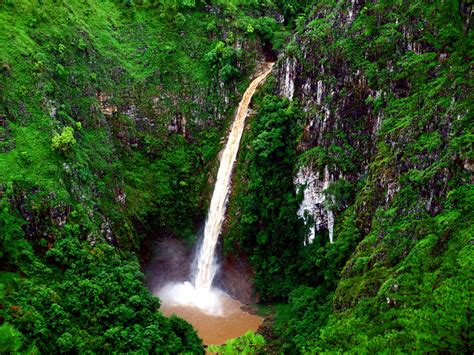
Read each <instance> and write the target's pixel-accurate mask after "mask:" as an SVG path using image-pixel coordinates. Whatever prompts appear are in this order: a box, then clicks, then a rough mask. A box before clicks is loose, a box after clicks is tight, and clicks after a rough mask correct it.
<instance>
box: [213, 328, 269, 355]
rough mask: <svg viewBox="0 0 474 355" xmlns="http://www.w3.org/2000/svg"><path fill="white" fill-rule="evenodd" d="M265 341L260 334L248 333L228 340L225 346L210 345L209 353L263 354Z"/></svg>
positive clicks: (228, 354) (230, 354)
mask: <svg viewBox="0 0 474 355" xmlns="http://www.w3.org/2000/svg"><path fill="white" fill-rule="evenodd" d="M264 345H265V339H264V338H263V336H261V335H260V334H255V333H252V332H251V331H248V332H247V333H245V334H244V335H242V336H241V337H238V338H235V339H230V340H229V341H227V342H226V343H225V345H211V346H209V351H211V352H212V353H215V354H225V355H234V354H263V353H264V352H263V347H264Z"/></svg>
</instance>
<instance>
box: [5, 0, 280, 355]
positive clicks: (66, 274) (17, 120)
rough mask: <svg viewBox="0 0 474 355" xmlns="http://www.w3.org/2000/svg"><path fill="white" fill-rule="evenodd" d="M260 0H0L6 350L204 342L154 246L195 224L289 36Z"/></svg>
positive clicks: (185, 347)
mask: <svg viewBox="0 0 474 355" xmlns="http://www.w3.org/2000/svg"><path fill="white" fill-rule="evenodd" d="M260 5H261V3H260V2H257V1H233V2H223V3H221V2H219V1H215V2H212V3H211V2H204V1H189V0H187V1H112V0H106V1H101V2H97V1H79V0H72V1H67V2H60V3H58V2H56V1H49V0H47V1H29V0H18V1H17V0H15V1H3V2H2V3H1V4H0V26H1V27H2V29H3V31H2V32H1V33H0V43H1V46H0V64H1V65H0V67H1V71H0V78H1V79H0V90H1V92H2V95H1V98H0V152H1V153H0V243H1V246H0V266H1V272H0V281H1V282H0V284H1V288H0V291H1V292H0V295H1V301H0V305H1V306H0V320H1V321H0V323H2V325H1V327H2V328H1V332H2V334H4V335H5V336H2V341H3V342H2V344H1V348H0V352H2V353H3V352H13V351H23V352H31V353H34V352H42V353H57V352H73V353H74V352H78V353H88V352H110V351H114V352H134V351H136V352H147V353H186V352H188V353H189V352H192V353H200V352H202V351H203V348H202V344H201V341H200V340H199V339H198V338H197V336H196V334H195V332H194V330H193V329H192V328H191V327H190V326H189V325H188V324H187V323H185V322H184V321H182V320H180V319H178V318H170V319H167V318H165V317H163V316H162V314H161V313H160V312H159V300H158V299H157V298H156V297H154V296H152V295H150V293H149V292H148V291H147V290H146V288H145V286H144V277H143V275H142V274H141V272H140V269H141V267H140V264H139V261H141V260H140V256H141V255H139V251H140V247H141V246H142V242H143V241H144V240H146V239H147V237H148V238H149V237H150V236H152V235H157V234H159V235H161V234H174V235H176V236H179V237H182V238H186V239H189V240H190V241H194V239H195V230H196V226H197V225H198V224H199V223H201V221H202V220H203V217H204V213H205V210H206V205H207V201H208V195H209V187H208V178H209V175H211V174H212V171H213V168H214V162H215V157H216V155H217V152H218V151H219V149H220V138H221V136H222V134H223V132H225V129H226V126H227V124H228V120H229V119H230V118H231V115H232V114H233V112H234V109H235V104H236V101H237V99H238V97H239V96H240V93H241V92H242V90H243V88H245V85H246V83H247V81H248V79H249V76H250V75H251V74H252V73H253V71H254V66H255V63H256V61H257V56H261V55H262V51H263V47H265V48H266V50H267V51H271V50H272V48H273V47H275V46H277V45H278V43H279V45H280V46H281V45H282V38H284V37H285V33H286V30H285V28H284V27H283V25H282V24H278V23H277V22H276V21H275V20H274V19H273V18H272V17H265V16H260V15H261V14H262V13H263V12H264V11H267V10H268V11H269V10H270V9H273V10H272V11H278V6H279V5H278V4H275V3H273V2H268V1H266V2H265V6H264V7H263V8H261V7H260ZM209 7H211V8H212V9H213V11H211V13H209V11H208V10H209ZM251 29H253V30H251ZM278 41H280V42H278ZM239 46H244V48H245V51H242V50H240V49H239Z"/></svg>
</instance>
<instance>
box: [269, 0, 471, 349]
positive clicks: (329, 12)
mask: <svg viewBox="0 0 474 355" xmlns="http://www.w3.org/2000/svg"><path fill="white" fill-rule="evenodd" d="M471 15H472V5H469V3H468V2H467V3H466V2H463V1H460V2H458V1H444V2H436V3H428V2H423V1H416V2H366V1H360V0H352V1H337V2H336V1H320V2H318V3H317V4H316V5H315V6H314V8H313V10H312V12H311V13H310V15H309V17H308V18H307V19H305V20H304V22H301V23H299V24H298V25H297V27H298V30H297V33H296V34H295V35H294V37H293V39H292V40H291V41H290V43H289V45H288V47H287V49H286V52H285V53H284V54H282V55H281V56H280V58H279V61H278V64H277V66H276V74H277V86H276V89H275V93H277V94H279V95H280V96H282V97H286V98H288V99H290V100H293V101H295V102H298V103H299V104H300V105H301V108H302V110H303V111H304V116H305V125H304V129H303V132H302V134H301V136H300V139H299V145H298V152H299V154H300V155H299V162H298V165H297V171H296V172H295V178H294V183H295V185H296V189H297V190H303V191H304V192H303V197H302V198H303V200H302V202H301V204H300V210H299V212H298V214H299V215H300V216H301V217H303V218H304V219H305V221H306V224H307V225H310V226H311V228H310V230H309V232H307V234H306V237H305V243H307V244H308V243H311V242H314V241H316V240H317V241H318V243H317V244H318V246H317V248H319V249H320V250H319V252H317V253H319V254H316V253H315V254H314V255H325V254H326V255H332V256H331V258H332V262H331V261H329V260H328V261H327V262H328V265H326V264H325V263H324V262H321V260H322V259H320V260H319V261H318V260H317V257H316V261H315V262H314V263H313V264H312V265H313V266H312V267H313V268H314V269H315V270H317V271H315V274H316V275H318V274H319V275H321V274H325V275H326V276H325V278H326V281H322V282H321V281H317V278H314V279H312V280H311V279H308V280H307V281H306V282H305V284H308V285H311V284H312V285H313V287H314V286H316V287H319V286H317V285H320V286H321V285H324V284H326V285H329V284H331V283H333V284H334V285H335V286H332V287H336V290H335V294H334V297H330V298H329V302H331V303H332V309H333V311H332V312H333V316H331V317H330V318H329V323H328V324H326V326H325V327H323V328H322V329H315V328H314V326H313V327H312V329H313V330H312V331H309V333H310V334H311V335H308V336H307V337H306V338H305V336H302V335H301V333H299V335H298V336H297V335H296V334H295V333H294V332H295V331H296V330H295V329H299V330H300V331H301V327H302V326H303V324H306V323H305V322H309V323H307V324H310V323H311V322H313V323H314V322H315V317H316V319H318V321H317V322H322V323H319V324H320V325H321V324H325V321H322V320H321V319H324V317H326V316H323V315H320V316H315V314H316V313H317V312H318V311H316V310H317V309H318V307H312V306H302V303H301V302H302V299H305V298H304V297H307V298H306V302H308V303H310V302H311V300H312V299H313V298H312V297H316V296H308V295H309V294H310V293H306V296H303V295H304V294H303V293H301V292H302V291H301V292H294V293H293V294H294V296H293V298H294V302H293V307H294V312H296V313H297V314H299V317H300V319H303V320H299V321H296V323H297V324H299V325H296V326H294V328H295V329H293V330H290V331H289V332H288V334H290V336H297V338H296V340H295V342H296V343H298V342H300V343H299V344H298V345H299V346H301V347H302V348H303V349H304V348H305V347H306V349H309V348H311V347H317V348H320V350H329V349H331V346H334V344H338V346H340V349H345V350H348V349H351V348H352V350H354V349H359V350H361V351H368V350H371V351H375V350H377V351H379V350H381V349H382V348H379V347H378V346H381V345H380V344H385V345H387V343H386V342H385V343H384V341H386V339H388V338H384V337H388V335H387V334H388V333H387V332H388V330H385V331H382V330H379V331H378V332H379V333H377V330H375V331H374V334H375V333H377V336H379V337H381V338H380V339H385V340H380V339H379V340H380V343H378V344H377V345H375V341H374V342H372V343H371V341H372V340H373V338H371V336H369V338H368V339H369V340H368V341H367V342H366V343H365V345H363V346H361V345H360V344H361V342H357V341H353V340H347V339H345V340H344V339H342V338H344V337H346V336H347V338H348V339H349V338H351V336H350V331H351V330H348V329H353V328H352V327H354V324H359V326H360V327H361V329H360V330H358V331H359V332H360V331H364V330H362V329H366V328H364V327H365V326H367V327H368V328H367V329H369V328H370V327H374V328H373V329H378V328H377V327H378V326H379V324H380V323H383V322H387V324H390V325H387V329H390V331H392V332H393V335H394V337H395V338H397V337H405V336H407V332H408V330H407V329H408V327H409V326H407V324H409V323H410V322H412V321H413V322H420V324H425V325H426V324H427V323H426V322H427V321H426V320H425V319H424V317H425V316H426V314H427V313H429V312H430V309H432V308H430V307H435V306H434V304H431V303H430V302H428V303H430V304H431V305H429V306H426V307H425V305H422V303H423V301H421V300H422V299H426V297H433V298H434V299H437V300H438V301H440V299H442V297H444V296H446V294H447V293H449V292H452V293H453V294H456V297H458V299H459V302H460V303H459V304H458V305H457V306H455V307H454V306H453V308H451V309H450V310H449V311H446V312H447V313H449V312H452V315H450V316H449V317H453V319H454V317H456V316H455V314H456V315H457V316H459V317H460V319H461V321H460V323H461V324H462V325H459V326H454V325H452V324H451V325H448V326H447V328H449V329H451V330H452V331H453V332H454V333H456V334H459V336H460V340H459V341H452V343H449V341H446V342H444V341H443V340H440V341H439V342H433V344H434V343H436V345H433V344H431V345H430V344H428V343H429V342H426V341H424V340H423V339H422V336H420V337H419V338H418V337H417V336H416V335H412V334H410V335H408V337H409V338H410V337H412V338H411V339H413V341H414V342H415V343H416V344H417V346H427V348H430V346H433V348H437V347H441V348H445V349H449V348H450V347H452V349H455V348H456V349H463V348H464V347H465V346H467V343H466V338H465V337H466V336H467V333H466V332H467V328H468V325H467V324H468V323H469V319H468V314H469V312H470V311H469V309H470V307H471V306H469V305H468V303H469V302H468V296H467V294H466V293H465V292H464V291H462V287H461V288H457V286H456V287H455V290H456V291H453V290H451V289H450V287H451V286H452V283H453V282H455V281H454V280H458V281H459V280H460V279H462V280H464V281H459V282H460V283H461V284H463V283H465V282H466V280H467V279H468V277H470V276H472V268H470V267H467V264H466V262H467V259H466V257H467V255H468V254H469V255H472V248H471V247H469V243H470V241H469V240H470V239H471V237H472V234H471V233H472V226H471V227H470V226H469V223H470V222H469V221H471V222H472V202H473V200H472V192H473V190H472V186H473V185H472V183H473V182H474V175H473V168H472V164H473V158H474V157H473V150H472V148H473V147H472V135H471V133H470V132H472V129H473V121H472V109H473V106H472V102H473V101H472V99H473V97H472V86H471V84H472V71H470V64H469V63H470V61H471V60H472V58H471V56H470V54H469V53H470V52H469V51H470V50H472V32H471V30H470V26H471V24H470V16H471ZM471 53H472V52H471ZM451 218H452V219H451ZM469 234H471V237H469V236H468V235H469ZM333 242H334V244H331V243H333ZM327 243H329V244H330V245H328V244H327ZM423 254H424V256H423ZM450 258H454V259H455V260H456V261H455V262H454V264H456V266H455V265H450V264H449V263H450V261H449V259H450ZM344 265H345V266H344ZM333 267H336V269H337V271H328V270H326V271H324V270H321V268H333ZM416 268H418V270H416ZM341 269H342V272H341V273H339V272H340V270H341ZM318 270H319V271H318ZM427 275H430V276H429V277H428V276H427ZM339 278H340V279H339ZM430 278H431V279H430ZM418 283H419V284H418ZM336 284H337V286H336ZM448 285H450V286H448ZM430 287H432V290H430V291H428V289H429V288H430ZM330 288H331V287H330ZM420 289H422V291H421V290H420ZM447 289H449V291H447ZM417 293H419V294H418V295H417ZM443 293H444V294H443ZM316 294H318V293H316ZM441 294H443V296H441ZM290 299H291V296H290ZM321 302H322V300H321ZM433 302H434V301H433ZM446 302H448V301H446ZM290 303H291V302H290ZM319 307H320V306H319ZM402 308H406V309H411V310H412V311H413V314H416V315H414V316H413V319H411V318H410V316H408V315H407V314H406V313H404V312H402V311H401V309H402ZM369 310H370V314H371V316H370V317H372V320H370V321H369V320H367V319H365V320H363V319H364V316H363V313H364V312H369ZM425 312H426V313H425ZM322 313H323V312H321V314H322ZM384 314H385V315H384ZM388 314H390V316H389V315H388ZM449 317H448V318H449ZM310 319H312V321H309V320H310ZM389 319H390V320H389ZM450 319H451V318H450ZM316 324H317V323H316ZM368 324H370V326H368ZM394 327H395V328H396V327H400V328H398V329H397V330H395V328H394ZM415 328H416V329H417V331H420V332H423V331H421V330H420V329H419V328H418V327H415ZM435 328H436V327H432V325H430V327H429V329H431V331H433V332H434V334H438V335H439V334H442V333H443V332H444V330H443V329H442V326H439V327H438V328H436V329H435ZM292 332H293V333H292ZM337 332H340V335H338V336H336V334H337ZM434 334H433V336H437V335H434ZM309 339H310V340H309ZM463 339H464V340H463ZM329 344H332V345H329ZM367 344H369V345H367ZM427 344H428V345H427ZM308 346H309V347H308ZM357 346H360V347H357ZM364 346H366V347H364ZM371 346H372V347H371ZM392 346H394V345H392Z"/></svg>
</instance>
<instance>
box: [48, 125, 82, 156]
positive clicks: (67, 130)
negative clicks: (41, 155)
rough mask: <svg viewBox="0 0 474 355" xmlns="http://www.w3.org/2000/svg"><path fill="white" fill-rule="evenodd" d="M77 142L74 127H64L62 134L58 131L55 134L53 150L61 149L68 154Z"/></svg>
mask: <svg viewBox="0 0 474 355" xmlns="http://www.w3.org/2000/svg"><path fill="white" fill-rule="evenodd" d="M76 143H77V141H76V139H75V138H74V129H73V128H72V127H64V128H63V130H62V132H61V134H59V133H56V134H55V135H54V136H53V139H52V144H51V148H52V149H53V150H59V151H60V152H62V153H64V154H68V153H69V152H70V151H71V150H72V148H73V147H74V146H75V145H76Z"/></svg>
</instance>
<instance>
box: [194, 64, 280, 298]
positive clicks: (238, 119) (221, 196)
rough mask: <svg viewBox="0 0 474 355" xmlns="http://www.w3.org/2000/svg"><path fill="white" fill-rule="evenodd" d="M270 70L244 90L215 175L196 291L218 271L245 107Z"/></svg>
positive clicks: (195, 284) (209, 286) (207, 283)
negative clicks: (217, 255) (218, 247)
mask: <svg viewBox="0 0 474 355" xmlns="http://www.w3.org/2000/svg"><path fill="white" fill-rule="evenodd" d="M271 68H272V66H271V65H269V66H268V68H267V69H266V70H265V72H264V73H262V74H260V75H259V76H258V77H257V78H256V79H254V80H253V81H252V83H251V84H250V86H249V87H248V88H247V90H246V91H245V93H244V96H243V97H242V101H240V104H239V108H238V110H237V114H236V116H235V120H234V123H233V124H232V129H231V131H230V134H229V138H228V140H227V144H226V146H225V149H224V152H223V154H222V159H221V163H220V166H219V172H218V173H217V181H216V185H215V187H214V192H213V194H212V199H211V205H210V207H209V212H208V216H207V220H206V226H205V228H204V239H203V242H202V245H201V248H200V250H199V253H198V259H197V263H196V264H195V265H196V267H195V270H194V280H193V281H194V286H195V287H196V288H198V289H210V288H211V285H212V280H213V279H214V275H215V274H216V271H217V266H216V262H215V259H216V258H215V255H214V251H215V249H216V244H217V240H218V239H219V235H220V233H221V230H222V224H223V223H224V218H225V210H226V205H227V199H228V197H229V192H230V183H231V178H232V168H233V166H234V163H235V159H236V157H237V152H238V150H239V143H240V138H241V137H242V132H243V130H244V125H245V118H246V117H247V111H248V107H249V104H250V100H251V99H252V96H253V94H254V92H255V89H256V88H257V86H258V84H260V83H261V82H262V81H263V80H264V79H265V78H266V76H267V75H268V74H269V73H270V71H271Z"/></svg>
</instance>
